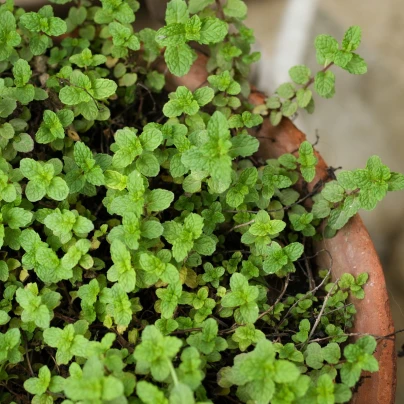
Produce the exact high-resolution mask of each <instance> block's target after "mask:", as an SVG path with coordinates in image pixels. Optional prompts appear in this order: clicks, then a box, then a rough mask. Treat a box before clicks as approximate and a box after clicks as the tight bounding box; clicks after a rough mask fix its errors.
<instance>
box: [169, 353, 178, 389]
mask: <svg viewBox="0 0 404 404" xmlns="http://www.w3.org/2000/svg"><path fill="white" fill-rule="evenodd" d="M167 362H168V367H169V368H170V373H171V377H172V378H173V381H174V386H178V377H177V373H175V369H174V366H173V364H172V362H171V361H170V360H169V359H167Z"/></svg>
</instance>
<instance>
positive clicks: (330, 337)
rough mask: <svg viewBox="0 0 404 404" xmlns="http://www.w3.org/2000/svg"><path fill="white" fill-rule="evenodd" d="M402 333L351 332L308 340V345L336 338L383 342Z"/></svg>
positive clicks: (403, 330) (399, 331)
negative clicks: (356, 338) (366, 339)
mask: <svg viewBox="0 0 404 404" xmlns="http://www.w3.org/2000/svg"><path fill="white" fill-rule="evenodd" d="M402 332H404V328H403V329H401V330H397V331H394V332H392V333H390V334H387V335H376V334H370V333H367V332H365V333H364V332H351V333H346V334H339V335H329V336H327V337H323V338H315V339H312V340H308V343H309V342H310V343H312V342H324V341H328V340H329V339H332V338H334V337H366V336H370V337H373V338H375V339H377V340H382V339H389V338H390V337H393V336H394V335H396V334H400V333H402ZM303 344H305V343H304V342H302V343H301V344H297V345H299V346H300V345H303Z"/></svg>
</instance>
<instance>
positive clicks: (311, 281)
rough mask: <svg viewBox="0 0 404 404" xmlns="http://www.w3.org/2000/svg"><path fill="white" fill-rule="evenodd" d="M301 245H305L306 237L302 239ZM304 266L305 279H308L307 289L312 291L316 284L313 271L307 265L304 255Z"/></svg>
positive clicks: (307, 260)
mask: <svg viewBox="0 0 404 404" xmlns="http://www.w3.org/2000/svg"><path fill="white" fill-rule="evenodd" d="M303 245H304V246H305V245H306V237H305V238H304V241H303ZM304 265H305V267H306V271H307V277H308V278H309V288H310V289H314V288H315V287H316V282H315V280H314V276H313V271H312V270H311V267H310V264H309V259H308V258H307V257H306V255H305V256H304Z"/></svg>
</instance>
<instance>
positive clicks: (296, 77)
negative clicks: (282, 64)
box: [289, 65, 311, 84]
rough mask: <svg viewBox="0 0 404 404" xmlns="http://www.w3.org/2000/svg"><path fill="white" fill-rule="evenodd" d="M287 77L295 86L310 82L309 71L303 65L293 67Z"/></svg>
mask: <svg viewBox="0 0 404 404" xmlns="http://www.w3.org/2000/svg"><path fill="white" fill-rule="evenodd" d="M289 76H290V78H291V79H292V80H293V81H294V82H295V83H296V84H306V83H307V82H308V81H309V80H310V76H311V71H310V69H309V68H308V67H307V66H305V65H298V66H293V67H292V68H290V69H289Z"/></svg>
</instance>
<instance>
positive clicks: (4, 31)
mask: <svg viewBox="0 0 404 404" xmlns="http://www.w3.org/2000/svg"><path fill="white" fill-rule="evenodd" d="M16 28H17V27H16V23H15V17H14V15H13V14H12V13H11V12H10V11H7V10H6V11H3V12H2V13H0V61H3V60H6V59H8V58H9V57H10V55H11V54H12V52H13V50H14V48H15V47H16V46H18V45H19V44H20V43H21V36H20V34H19V33H18V32H17V29H16ZM0 116H1V115H0Z"/></svg>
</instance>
